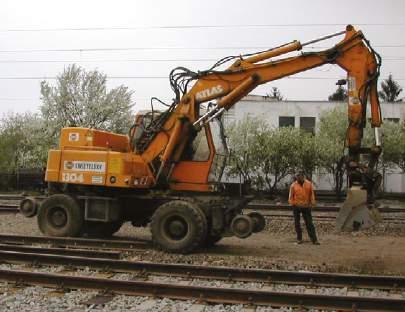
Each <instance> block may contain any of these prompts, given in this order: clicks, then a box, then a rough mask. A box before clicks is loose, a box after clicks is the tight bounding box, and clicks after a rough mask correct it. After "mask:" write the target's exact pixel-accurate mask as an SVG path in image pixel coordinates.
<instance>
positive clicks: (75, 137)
mask: <svg viewBox="0 0 405 312" xmlns="http://www.w3.org/2000/svg"><path fill="white" fill-rule="evenodd" d="M79 139H80V134H79V132H70V133H69V142H77V141H79Z"/></svg>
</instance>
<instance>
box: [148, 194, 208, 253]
mask: <svg viewBox="0 0 405 312" xmlns="http://www.w3.org/2000/svg"><path fill="white" fill-rule="evenodd" d="M151 231H152V240H153V242H154V244H155V245H157V246H158V247H159V248H161V249H162V250H165V251H167V252H173V253H183V254H186V253H190V252H192V251H193V250H195V249H196V248H198V247H199V246H201V245H202V244H203V243H204V240H205V239H206V237H207V220H206V217H205V215H204V213H203V212H202V211H201V209H200V208H199V207H198V206H197V205H194V204H192V203H189V202H187V201H181V200H174V201H171V202H168V203H165V204H163V205H161V206H160V207H159V208H158V209H157V210H156V211H155V213H154V214H153V216H152V222H151Z"/></svg>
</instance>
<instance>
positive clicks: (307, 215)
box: [293, 207, 318, 242]
mask: <svg viewBox="0 0 405 312" xmlns="http://www.w3.org/2000/svg"><path fill="white" fill-rule="evenodd" d="M293 212H294V224H295V232H296V233H297V240H302V229H301V224H300V214H302V217H303V219H304V221H305V227H306V228H307V232H308V236H309V238H310V239H311V241H312V242H316V241H317V240H318V239H317V238H316V231H315V226H314V223H313V222H312V213H311V209H310V208H299V207H293Z"/></svg>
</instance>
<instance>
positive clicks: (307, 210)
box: [288, 171, 319, 245]
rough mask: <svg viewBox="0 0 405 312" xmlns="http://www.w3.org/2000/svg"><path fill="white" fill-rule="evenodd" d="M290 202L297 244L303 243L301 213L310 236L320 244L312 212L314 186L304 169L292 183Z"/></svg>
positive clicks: (316, 243)
mask: <svg viewBox="0 0 405 312" xmlns="http://www.w3.org/2000/svg"><path fill="white" fill-rule="evenodd" d="M288 202H289V204H290V205H291V206H292V208H293V213H294V224H295V232H296V233H297V244H302V229H301V224H300V214H302V217H303V219H304V221H305V226H306V228H307V232H308V236H309V238H310V239H311V241H312V243H313V244H314V245H319V241H318V239H317V237H316V230H315V226H314V223H313V221H312V213H311V208H312V207H314V206H315V194H314V188H313V186H312V183H311V181H309V180H307V179H306V178H305V175H304V173H303V172H302V171H300V172H298V174H297V175H296V180H295V181H294V182H293V183H292V184H291V187H290V194H289V198H288Z"/></svg>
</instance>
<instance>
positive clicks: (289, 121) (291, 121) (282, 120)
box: [278, 116, 295, 128]
mask: <svg viewBox="0 0 405 312" xmlns="http://www.w3.org/2000/svg"><path fill="white" fill-rule="evenodd" d="M278 126H279V128H282V127H295V117H294V116H292V117H291V116H280V117H278Z"/></svg>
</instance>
